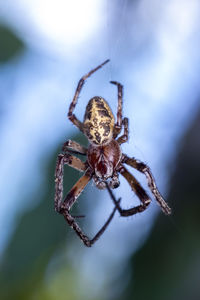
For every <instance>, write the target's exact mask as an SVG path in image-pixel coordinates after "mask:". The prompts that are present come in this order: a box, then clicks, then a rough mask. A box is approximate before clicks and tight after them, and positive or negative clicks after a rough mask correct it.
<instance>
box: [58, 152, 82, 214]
mask: <svg viewBox="0 0 200 300" xmlns="http://www.w3.org/2000/svg"><path fill="white" fill-rule="evenodd" d="M65 164H67V165H69V166H72V167H73V168H75V169H77V170H79V171H82V172H84V171H85V170H86V164H85V163H83V162H82V161H81V160H80V159H79V158H78V157H75V156H72V155H70V154H68V153H65V154H59V155H58V158H57V163H56V170H55V210H56V211H57V212H59V211H60V207H61V204H62V198H63V176H64V165H65Z"/></svg>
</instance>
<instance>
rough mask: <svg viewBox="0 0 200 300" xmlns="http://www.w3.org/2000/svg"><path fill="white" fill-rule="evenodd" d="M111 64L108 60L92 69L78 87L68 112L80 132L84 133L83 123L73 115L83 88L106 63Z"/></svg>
mask: <svg viewBox="0 0 200 300" xmlns="http://www.w3.org/2000/svg"><path fill="white" fill-rule="evenodd" d="M108 62H109V59H107V60H106V61H104V62H103V63H102V64H100V65H99V66H97V67H96V68H94V69H92V70H91V71H90V72H88V73H87V74H85V75H84V76H83V77H82V78H81V79H80V80H79V82H78V85H77V88H76V91H75V94H74V97H73V100H72V102H71V104H70V106H69V111H68V118H69V120H70V121H71V122H72V123H73V124H74V125H75V126H77V127H78V128H79V130H80V131H82V132H83V123H82V122H80V121H79V120H78V119H77V117H76V116H75V115H74V114H73V112H74V109H75V106H76V104H77V100H78V97H79V94H80V92H81V90H82V87H83V85H84V83H85V80H86V79H87V78H88V77H90V76H91V75H92V74H93V73H94V72H96V71H97V70H99V69H100V68H102V67H103V65H105V64H106V63H108Z"/></svg>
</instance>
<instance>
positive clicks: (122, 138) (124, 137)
mask: <svg viewBox="0 0 200 300" xmlns="http://www.w3.org/2000/svg"><path fill="white" fill-rule="evenodd" d="M122 124H123V125H124V134H123V135H121V136H120V137H119V138H118V139H117V142H118V144H119V145H121V144H123V143H126V142H127V141H128V133H129V132H128V118H124V119H123V121H122Z"/></svg>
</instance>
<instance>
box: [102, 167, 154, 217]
mask: <svg viewBox="0 0 200 300" xmlns="http://www.w3.org/2000/svg"><path fill="white" fill-rule="evenodd" d="M119 172H120V173H121V174H122V176H124V178H125V179H126V180H127V181H128V183H129V184H130V186H131V188H132V190H133V191H134V192H135V193H136V195H137V196H138V198H139V199H140V201H141V203H142V204H141V205H138V206H135V207H133V208H130V209H122V208H121V207H120V205H119V203H117V202H116V200H115V198H114V197H113V196H112V194H111V189H110V188H109V185H108V184H107V189H108V191H109V193H110V196H111V199H112V200H113V202H114V204H115V205H116V207H117V210H118V211H119V213H120V215H121V216H123V217H128V216H132V215H135V214H137V213H141V212H143V211H144V210H145V209H146V208H147V207H148V205H149V204H150V202H151V199H150V198H149V196H148V195H147V193H146V192H145V190H144V189H143V188H142V187H141V185H140V184H139V182H138V181H137V180H136V178H135V177H134V176H133V175H132V174H130V173H129V172H128V170H127V169H126V168H125V167H124V166H121V169H120V170H119Z"/></svg>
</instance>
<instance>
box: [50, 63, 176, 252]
mask: <svg viewBox="0 0 200 300" xmlns="http://www.w3.org/2000/svg"><path fill="white" fill-rule="evenodd" d="M108 62H109V60H106V61H104V62H103V63H102V64H100V65H99V66H97V67H96V68H94V69H92V70H91V71H90V72H88V73H87V74H86V75H84V76H83V77H82V78H81V79H80V80H79V82H78V85H77V88H76V91H75V94H74V97H73V100H72V102H71V104H70V106H69V111H68V118H69V120H70V121H71V122H72V123H73V124H74V125H75V126H76V127H78V129H79V130H80V131H81V132H83V133H84V134H85V135H86V137H87V139H88V141H89V147H88V149H87V148H85V147H83V146H81V145H80V144H78V143H77V142H75V141H71V140H68V141H66V142H65V143H64V145H63V148H62V153H60V154H59V155H58V158H57V164H56V171H55V210H56V211H57V212H58V213H60V214H62V215H63V216H64V218H65V220H66V221H67V223H68V224H69V225H70V226H71V227H72V228H73V229H74V230H75V232H76V234H77V235H78V236H79V238H80V239H81V240H82V241H83V243H84V244H85V245H86V246H87V247H91V246H92V245H93V244H94V243H95V242H96V241H97V239H98V238H99V237H100V236H101V235H102V234H103V232H104V231H105V229H106V228H107V226H108V225H109V223H110V222H111V220H112V218H113V217H114V214H115V212H116V211H118V212H119V214H120V215H121V216H122V217H128V216H132V215H134V214H137V213H141V212H143V211H144V210H145V209H146V208H147V207H148V206H149V204H150V202H151V199H150V198H149V196H148V194H147V193H146V191H145V190H144V189H143V188H142V186H141V185H140V183H139V182H138V181H137V179H136V178H135V177H134V176H133V175H132V174H131V173H130V172H129V171H128V170H127V169H126V167H125V166H124V164H126V165H129V166H131V167H133V168H134V169H137V170H138V171H139V172H142V173H143V174H144V175H145V176H146V179H147V182H148V186H149V188H150V190H151V192H152V194H153V195H154V197H155V199H156V200H157V202H158V204H159V205H160V207H161V209H162V210H163V212H164V213H165V214H167V215H169V214H170V213H171V209H170V208H169V206H168V205H167V203H166V202H165V201H164V199H163V198H162V196H161V194H160V193H159V191H158V188H157V186H156V183H155V180H154V177H153V175H152V173H151V170H150V168H149V167H148V166H147V165H146V164H144V163H143V162H141V161H139V160H137V159H135V158H134V157H133V158H129V157H128V156H127V155H126V154H124V153H122V151H121V148H120V146H121V144H123V143H125V142H127V141H128V118H123V117H122V102H123V86H122V85H121V84H120V83H119V82H116V81H110V83H112V84H114V85H116V86H117V90H118V108H117V120H116V122H115V119H114V116H113V113H112V111H111V109H110V107H109V105H108V103H107V102H106V100H104V99H103V98H102V97H98V96H95V97H93V98H92V99H90V100H89V102H88V104H87V106H86V110H85V115H84V121H83V122H81V121H79V120H78V119H77V117H76V116H75V114H74V109H75V107H76V104H77V100H78V97H79V95H80V92H81V90H82V87H83V85H84V83H85V80H86V79H87V78H89V77H90V76H91V75H92V74H93V73H94V72H96V71H97V70H99V69H100V68H102V67H103V66H104V65H105V64H106V63H108ZM122 128H123V134H122V135H121V136H119V134H120V133H121V130H122ZM118 136H119V137H118ZM72 154H81V155H85V156H86V161H85V162H82V161H81V160H80V159H79V158H78V157H76V156H74V155H72ZM65 164H67V165H69V166H71V167H72V168H75V169H77V170H79V171H81V172H84V175H83V176H82V177H81V178H80V179H79V180H78V181H77V183H76V184H75V185H74V186H73V187H72V189H71V190H70V191H69V193H68V194H67V195H66V197H65V198H64V200H63V199H62V198H63V176H64V165H65ZM119 173H120V174H121V175H122V176H123V177H124V178H125V179H126V180H127V181H128V183H129V185H130V186H131V189H132V190H133V191H134V192H135V194H136V195H137V197H138V198H139V200H140V202H141V204H140V205H137V206H135V207H132V208H130V209H122V208H121V206H120V200H121V199H118V200H116V199H115V197H114V195H113V192H112V190H111V189H115V188H117V187H118V186H119V184H120V182H119V178H118V174H119ZM91 179H93V180H94V183H95V185H96V187H97V188H98V189H105V188H107V190H108V192H109V194H110V197H111V199H112V201H113V203H114V209H113V211H112V213H111V214H110V216H109V218H108V220H107V221H106V223H105V224H104V225H103V227H102V228H101V229H100V230H99V231H98V233H97V234H96V235H95V236H94V237H93V238H92V239H89V237H88V236H87V235H85V233H84V232H83V231H82V230H81V228H80V227H79V225H78V223H77V222H76V218H80V217H83V216H72V215H71V214H70V210H71V208H72V206H73V204H74V203H75V201H76V200H77V198H78V197H79V195H80V194H81V192H82V191H83V189H84V188H85V186H86V185H87V184H88V182H89V181H90V180H91Z"/></svg>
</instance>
